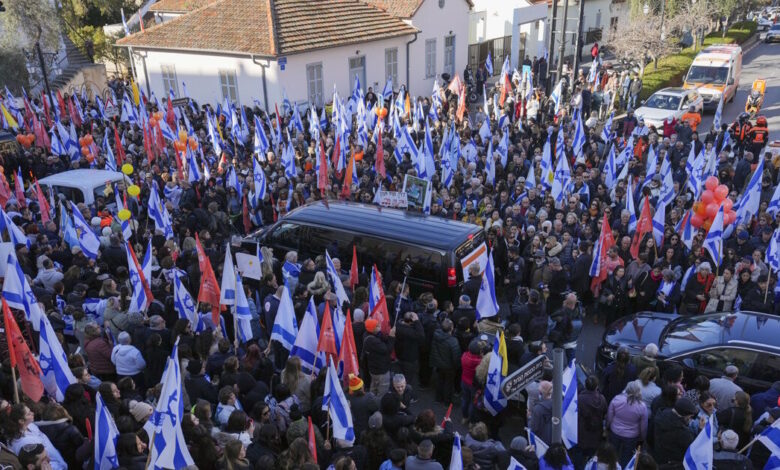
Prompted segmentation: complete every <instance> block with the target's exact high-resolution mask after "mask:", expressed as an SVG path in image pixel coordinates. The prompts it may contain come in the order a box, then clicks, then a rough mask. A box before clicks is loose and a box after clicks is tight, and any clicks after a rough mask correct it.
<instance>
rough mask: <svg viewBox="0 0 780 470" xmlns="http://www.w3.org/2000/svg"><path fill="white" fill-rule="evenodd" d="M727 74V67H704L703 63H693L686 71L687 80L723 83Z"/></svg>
mask: <svg viewBox="0 0 780 470" xmlns="http://www.w3.org/2000/svg"><path fill="white" fill-rule="evenodd" d="M728 76H729V69H728V67H706V66H703V65H693V66H691V70H690V71H688V78H687V79H686V81H688V82H703V83H714V84H720V85H723V84H724V83H726V78H727V77H728Z"/></svg>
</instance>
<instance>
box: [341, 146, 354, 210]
mask: <svg viewBox="0 0 780 470" xmlns="http://www.w3.org/2000/svg"><path fill="white" fill-rule="evenodd" d="M354 166H355V152H352V154H351V155H350V156H349V163H347V172H346V174H345V175H344V182H343V183H342V185H341V197H343V198H344V199H349V198H350V196H352V168H353V167H354Z"/></svg>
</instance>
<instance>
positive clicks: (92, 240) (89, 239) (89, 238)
mask: <svg viewBox="0 0 780 470" xmlns="http://www.w3.org/2000/svg"><path fill="white" fill-rule="evenodd" d="M70 208H71V211H72V212H73V221H74V222H75V229H76V235H77V236H78V238H79V246H80V247H81V251H83V252H84V255H85V256H88V257H89V258H92V259H97V257H98V251H100V239H99V238H98V237H97V235H95V232H93V231H92V227H90V226H89V224H88V223H87V221H86V220H84V216H83V215H81V211H79V208H78V207H77V206H76V204H74V203H73V201H71V202H70Z"/></svg>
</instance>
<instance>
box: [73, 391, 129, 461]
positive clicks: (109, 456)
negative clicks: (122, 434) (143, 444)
mask: <svg viewBox="0 0 780 470" xmlns="http://www.w3.org/2000/svg"><path fill="white" fill-rule="evenodd" d="M74 383H75V382H74ZM118 437H119V430H118V429H117V427H116V423H115V422H114V417H113V416H111V412H110V411H108V408H107V407H106V403H105V402H104V401H103V397H102V396H101V395H100V392H98V393H97V395H95V470H111V469H113V468H118V467H119V459H118V458H117V453H116V440H117V438H118Z"/></svg>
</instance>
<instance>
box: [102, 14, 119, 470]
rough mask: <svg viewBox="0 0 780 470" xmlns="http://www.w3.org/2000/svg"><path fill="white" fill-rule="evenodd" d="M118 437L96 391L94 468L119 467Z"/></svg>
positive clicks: (112, 421)
mask: <svg viewBox="0 0 780 470" xmlns="http://www.w3.org/2000/svg"><path fill="white" fill-rule="evenodd" d="M123 16H124V15H123ZM123 20H124V18H123ZM118 437H119V430H118V429H117V427H116V423H115V422H114V417H113V416H111V412H110V411H109V410H108V408H107V407H106V403H105V402H104V401H103V397H102V396H101V395H100V392H98V393H97V394H96V395H95V470H111V469H113V468H118V467H119V459H118V458H117V452H116V440H117V438H118Z"/></svg>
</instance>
